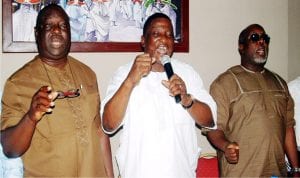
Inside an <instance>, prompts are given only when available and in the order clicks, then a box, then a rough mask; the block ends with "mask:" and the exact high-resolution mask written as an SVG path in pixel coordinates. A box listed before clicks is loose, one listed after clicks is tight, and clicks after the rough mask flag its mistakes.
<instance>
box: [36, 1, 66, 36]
mask: <svg viewBox="0 0 300 178" xmlns="http://www.w3.org/2000/svg"><path fill="white" fill-rule="evenodd" d="M52 9H55V10H57V11H58V12H61V13H62V14H63V18H64V20H65V21H66V23H67V25H68V26H70V22H69V20H70V19H69V16H68V14H67V13H66V12H65V10H64V9H63V8H62V7H61V6H59V5H57V4H54V3H53V4H49V5H47V6H45V7H44V8H43V9H42V10H40V11H39V14H38V16H37V19H36V25H35V28H36V30H39V29H40V28H41V25H42V23H43V22H44V21H45V18H46V17H47V16H48V15H49V11H51V10H52Z"/></svg>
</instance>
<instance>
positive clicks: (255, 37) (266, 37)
mask: <svg viewBox="0 0 300 178" xmlns="http://www.w3.org/2000/svg"><path fill="white" fill-rule="evenodd" d="M261 39H263V40H264V42H265V43H267V44H269V43H270V37H269V35H267V34H261V35H259V34H257V33H253V34H251V35H250V36H249V40H251V41H252V42H254V43H256V42H258V41H259V40H261Z"/></svg>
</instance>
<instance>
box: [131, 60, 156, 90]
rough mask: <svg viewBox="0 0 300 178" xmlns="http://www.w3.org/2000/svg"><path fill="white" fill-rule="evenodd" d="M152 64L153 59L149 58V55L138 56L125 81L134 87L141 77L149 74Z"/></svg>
mask: <svg viewBox="0 0 300 178" xmlns="http://www.w3.org/2000/svg"><path fill="white" fill-rule="evenodd" d="M154 62H155V58H151V57H150V55H149V54H141V55H138V56H137V57H136V58H135V61H134V63H133V65H132V67H131V70H130V72H129V74H128V76H127V80H128V81H130V82H131V83H132V84H133V86H135V85H136V84H138V83H139V81H140V80H141V78H142V77H145V76H147V75H148V74H149V73H150V71H151V68H152V64H153V63H154Z"/></svg>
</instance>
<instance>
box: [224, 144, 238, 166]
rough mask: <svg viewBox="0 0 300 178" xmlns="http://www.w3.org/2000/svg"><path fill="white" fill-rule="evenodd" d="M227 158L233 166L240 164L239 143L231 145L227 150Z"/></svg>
mask: <svg viewBox="0 0 300 178" xmlns="http://www.w3.org/2000/svg"><path fill="white" fill-rule="evenodd" d="M225 157H226V159H227V161H228V162H229V163H231V164H236V163H238V160H239V146H238V145H237V143H234V142H233V143H230V144H229V145H228V146H227V147H226V150H225Z"/></svg>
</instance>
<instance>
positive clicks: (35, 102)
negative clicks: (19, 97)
mask: <svg viewBox="0 0 300 178" xmlns="http://www.w3.org/2000/svg"><path fill="white" fill-rule="evenodd" d="M51 90H52V89H51V87H49V86H43V87H41V88H40V89H39V90H38V91H37V92H36V94H35V95H34V96H33V97H32V101H31V105H30V109H29V112H28V114H29V117H30V119H31V120H33V121H39V120H40V119H41V118H42V116H43V115H44V114H45V113H51V112H52V109H53V107H54V105H55V103H54V100H55V98H56V97H57V92H51Z"/></svg>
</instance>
